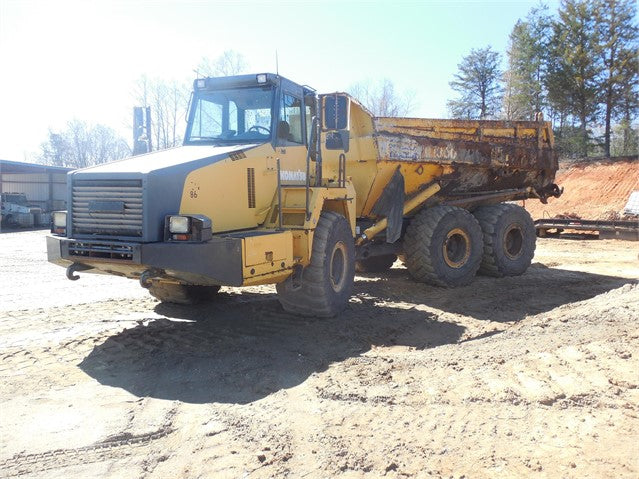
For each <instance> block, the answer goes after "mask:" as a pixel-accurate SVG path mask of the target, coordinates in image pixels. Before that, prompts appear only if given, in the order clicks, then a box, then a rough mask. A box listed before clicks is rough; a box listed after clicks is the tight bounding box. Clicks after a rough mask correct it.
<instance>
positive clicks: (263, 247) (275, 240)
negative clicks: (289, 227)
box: [243, 231, 293, 269]
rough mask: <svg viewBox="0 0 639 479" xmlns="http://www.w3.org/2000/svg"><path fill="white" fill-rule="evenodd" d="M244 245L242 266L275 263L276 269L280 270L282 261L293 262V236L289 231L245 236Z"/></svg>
mask: <svg viewBox="0 0 639 479" xmlns="http://www.w3.org/2000/svg"><path fill="white" fill-rule="evenodd" d="M243 244H244V265H245V266H255V265H258V264H265V263H268V264H269V265H271V263H275V266H276V269H282V266H281V263H282V261H288V262H289V263H290V262H292V260H293V236H292V234H291V232H290V231H283V232H281V233H270V234H263V235H256V236H247V237H246V238H244V240H243Z"/></svg>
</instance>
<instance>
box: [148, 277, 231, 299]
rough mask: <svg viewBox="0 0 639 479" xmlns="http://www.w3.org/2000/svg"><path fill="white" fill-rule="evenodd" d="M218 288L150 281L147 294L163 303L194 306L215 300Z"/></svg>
mask: <svg viewBox="0 0 639 479" xmlns="http://www.w3.org/2000/svg"><path fill="white" fill-rule="evenodd" d="M219 291H220V286H200V285H193V284H177V283H164V282H161V281H152V282H151V286H149V293H151V296H153V297H154V298H156V299H158V300H160V301H161V302H163V303H176V304H195V303H199V302H202V301H210V300H212V299H215V298H216V297H217V295H218V293H219Z"/></svg>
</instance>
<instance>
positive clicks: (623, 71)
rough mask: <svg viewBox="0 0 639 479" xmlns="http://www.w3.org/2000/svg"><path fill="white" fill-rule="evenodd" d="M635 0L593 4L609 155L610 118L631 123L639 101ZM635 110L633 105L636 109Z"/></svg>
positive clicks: (637, 36) (602, 1) (638, 36)
mask: <svg viewBox="0 0 639 479" xmlns="http://www.w3.org/2000/svg"><path fill="white" fill-rule="evenodd" d="M636 15H637V8H636V4H635V2H634V1H632V0H631V1H628V0H599V1H598V2H597V6H596V21H597V29H598V33H599V38H600V45H599V49H598V51H599V54H600V59H601V62H602V64H603V71H602V75H601V78H600V85H599V88H600V91H601V93H602V103H603V110H604V124H605V132H604V154H605V155H606V156H610V136H611V126H612V120H613V119H619V120H622V121H623V120H625V123H626V125H627V126H626V128H629V127H630V124H631V123H632V119H633V118H632V116H633V115H632V113H631V110H632V108H629V107H630V106H631V105H632V104H633V103H634V105H637V104H638V103H639V94H638V93H637V83H638V82H639V79H638V78H639V73H638V71H637V55H638V48H637V45H638V43H639V29H638V28H637V25H636V23H635V18H636ZM635 111H636V108H635Z"/></svg>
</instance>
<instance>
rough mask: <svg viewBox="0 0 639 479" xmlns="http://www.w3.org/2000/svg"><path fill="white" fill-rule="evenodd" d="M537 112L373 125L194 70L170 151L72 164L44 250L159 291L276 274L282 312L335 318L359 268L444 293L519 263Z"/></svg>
mask: <svg viewBox="0 0 639 479" xmlns="http://www.w3.org/2000/svg"><path fill="white" fill-rule="evenodd" d="M556 170H557V160H556V156H555V153H554V151H553V136H552V130H551V127H550V125H549V124H548V123H545V122H543V121H535V122H502V121H460V120H428V119H416V118H375V117H373V116H372V115H371V114H370V113H369V112H368V111H367V110H366V109H365V108H364V107H362V105H360V104H359V103H358V102H357V101H356V100H355V99H353V98H351V97H349V96H348V95H346V94H343V93H331V94H325V95H320V94H317V93H316V92H315V91H314V90H312V89H311V88H309V87H306V86H301V85H298V84H296V83H294V82H292V81H290V80H287V79H286V78H283V77H281V76H278V75H273V74H267V73H262V74H257V75H241V76H233V77H224V78H200V79H197V80H196V81H195V82H194V92H193V98H192V102H191V107H190V110H189V113H188V124H187V128H186V134H185V139H184V144H183V146H181V147H179V148H173V149H169V150H164V151H158V152H153V153H148V154H145V155H141V156H136V157H133V158H129V159H126V160H122V161H117V162H113V163H109V164H104V165H99V166H95V167H91V168H86V169H83V170H78V171H74V172H72V173H70V174H69V176H68V188H69V192H68V204H69V209H68V211H66V212H57V213H55V214H54V218H53V226H52V233H53V234H52V235H51V236H49V237H48V238H47V249H48V257H49V261H51V262H53V263H56V264H59V265H62V266H65V267H66V268H67V277H68V278H69V279H72V280H75V279H78V277H79V276H78V275H77V274H76V273H77V272H79V271H87V272H95V273H106V274H113V275H119V276H124V277H127V278H135V279H138V280H139V281H140V284H141V285H142V286H143V287H145V288H148V289H149V292H150V293H151V294H152V295H153V296H155V297H156V298H158V299H159V300H161V301H168V302H178V303H190V302H193V301H197V300H202V299H212V298H214V297H215V296H216V295H217V294H218V291H219V290H220V287H221V286H251V285H259V284H275V285H276V288H277V293H278V298H279V300H280V302H281V304H282V306H283V308H284V309H286V310H287V311H290V312H294V313H298V314H301V315H311V316H334V315H336V314H339V313H340V312H341V311H342V310H343V309H344V308H345V307H346V305H347V303H348V300H349V297H350V295H351V290H352V285H353V280H354V275H355V271H356V270H359V271H361V272H367V271H368V272H371V271H375V272H381V271H384V270H386V269H389V268H390V267H391V265H392V264H393V263H394V262H395V261H396V260H397V258H398V257H400V258H401V259H402V261H403V262H404V264H405V265H406V268H407V269H408V272H409V273H410V275H411V276H412V277H413V278H414V279H415V280H416V281H421V282H424V283H430V284H433V285H436V286H444V287H454V286H460V285H466V284H468V283H470V282H471V281H472V279H473V277H474V276H475V274H476V273H477V272H479V273H485V274H488V275H493V276H504V275H518V274H522V273H523V272H524V271H525V270H526V268H527V267H528V266H529V265H530V262H531V259H532V257H533V254H534V249H535V227H534V225H533V222H532V221H531V219H530V216H529V215H528V214H527V213H526V211H525V210H524V209H523V208H521V207H519V206H517V205H515V204H512V203H506V202H508V201H513V200H522V199H528V198H537V199H539V200H541V201H544V202H545V201H546V199H547V198H548V197H549V196H558V195H559V194H560V193H561V191H560V190H559V188H558V187H557V185H555V184H554V182H553V181H554V177H555V172H556Z"/></svg>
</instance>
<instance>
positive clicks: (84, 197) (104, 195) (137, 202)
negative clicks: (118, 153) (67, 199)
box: [72, 180, 143, 238]
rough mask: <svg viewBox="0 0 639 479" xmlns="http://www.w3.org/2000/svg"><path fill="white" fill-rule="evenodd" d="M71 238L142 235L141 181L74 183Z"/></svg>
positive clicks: (88, 181) (83, 181) (80, 181)
mask: <svg viewBox="0 0 639 479" xmlns="http://www.w3.org/2000/svg"><path fill="white" fill-rule="evenodd" d="M72 226H73V234H74V235H83V234H90V235H105V236H121V237H131V238H139V237H141V236H142V229H143V227H142V180H78V181H75V182H74V183H73V206H72Z"/></svg>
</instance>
